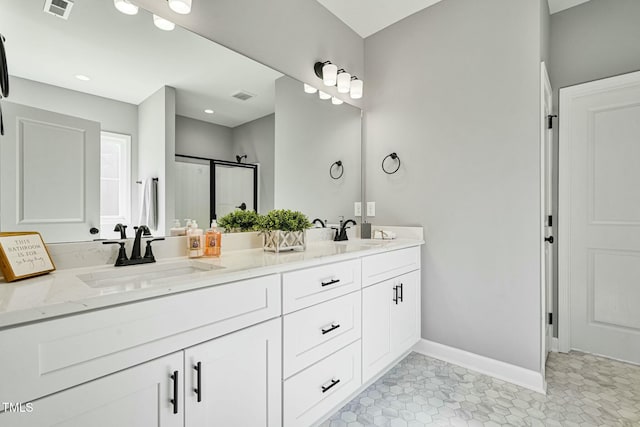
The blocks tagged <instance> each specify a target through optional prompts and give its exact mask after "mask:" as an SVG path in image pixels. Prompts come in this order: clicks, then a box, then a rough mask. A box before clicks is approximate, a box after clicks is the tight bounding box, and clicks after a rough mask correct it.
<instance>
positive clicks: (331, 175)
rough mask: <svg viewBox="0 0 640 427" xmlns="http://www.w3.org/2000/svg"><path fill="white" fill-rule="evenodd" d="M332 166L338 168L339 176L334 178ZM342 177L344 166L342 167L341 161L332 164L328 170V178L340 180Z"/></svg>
mask: <svg viewBox="0 0 640 427" xmlns="http://www.w3.org/2000/svg"><path fill="white" fill-rule="evenodd" d="M334 166H337V167H338V168H340V175H338V176H335V175H334V174H333V167H334ZM342 175H344V166H343V165H342V160H338V161H337V162H333V164H332V165H331V167H330V168H329V176H330V177H331V178H333V179H340V178H342Z"/></svg>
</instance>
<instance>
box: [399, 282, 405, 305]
mask: <svg viewBox="0 0 640 427" xmlns="http://www.w3.org/2000/svg"><path fill="white" fill-rule="evenodd" d="M402 301H404V283H400V302H402Z"/></svg>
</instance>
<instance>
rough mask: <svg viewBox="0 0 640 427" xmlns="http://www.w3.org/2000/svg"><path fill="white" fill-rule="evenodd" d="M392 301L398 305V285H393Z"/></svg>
mask: <svg viewBox="0 0 640 427" xmlns="http://www.w3.org/2000/svg"><path fill="white" fill-rule="evenodd" d="M393 302H395V303H396V305H398V287H397V286H394V287H393Z"/></svg>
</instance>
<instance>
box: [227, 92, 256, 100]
mask: <svg viewBox="0 0 640 427" xmlns="http://www.w3.org/2000/svg"><path fill="white" fill-rule="evenodd" d="M231 96H233V97H234V98H237V99H239V100H240V101H246V100H247V99H251V98H253V97H254V96H255V95H254V94H253V93H251V92H247V91H244V90H241V91H238V92H236V93H234V94H233V95H231Z"/></svg>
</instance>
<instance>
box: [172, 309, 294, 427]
mask: <svg viewBox="0 0 640 427" xmlns="http://www.w3.org/2000/svg"><path fill="white" fill-rule="evenodd" d="M281 335H282V334H281V321H280V319H274V320H270V321H268V322H265V323H262V324H260V325H256V326H252V327H250V328H247V329H244V330H241V331H238V332H235V333H233V334H230V335H227V336H224V337H222V338H218V339H215V340H213V341H210V342H206V343H203V344H200V345H197V346H194V347H191V348H188V349H186V350H185V351H184V372H185V387H184V390H185V408H184V417H185V426H186V427H202V426H225V427H246V426H252V427H280V426H281V425H282V418H281V405H282V400H281V389H280V388H281V378H282V363H281V360H282V357H281V348H282V341H281V338H280V337H281Z"/></svg>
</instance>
